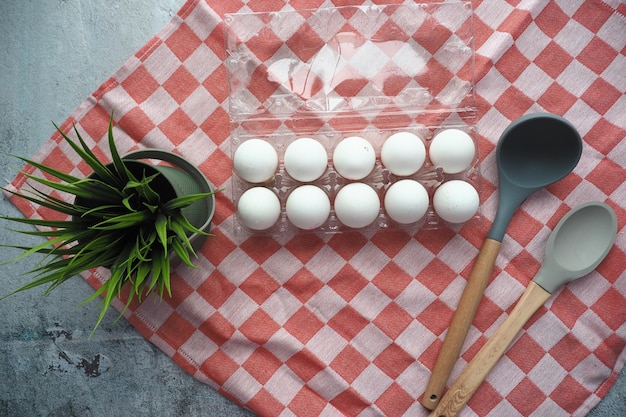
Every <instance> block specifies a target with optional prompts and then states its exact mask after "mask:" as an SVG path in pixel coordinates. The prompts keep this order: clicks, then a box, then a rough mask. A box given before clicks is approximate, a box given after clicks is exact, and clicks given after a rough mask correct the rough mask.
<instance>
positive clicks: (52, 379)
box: [0, 0, 626, 417]
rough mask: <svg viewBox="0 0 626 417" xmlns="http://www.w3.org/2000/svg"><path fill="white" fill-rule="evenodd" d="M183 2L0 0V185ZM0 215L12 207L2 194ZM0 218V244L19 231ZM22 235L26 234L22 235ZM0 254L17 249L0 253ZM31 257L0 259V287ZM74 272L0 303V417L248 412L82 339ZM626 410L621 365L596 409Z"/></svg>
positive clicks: (149, 350)
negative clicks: (50, 288)
mask: <svg viewBox="0 0 626 417" xmlns="http://www.w3.org/2000/svg"><path fill="white" fill-rule="evenodd" d="M183 3H184V0H109V1H106V2H96V1H92V0H38V1H37V0H0V181H1V182H2V183H3V184H4V183H6V182H8V181H9V180H10V179H12V178H13V177H14V175H15V168H20V166H19V164H18V163H17V162H16V161H15V160H14V159H12V158H10V157H8V156H7V155H6V154H7V153H14V154H19V155H23V156H27V157H28V156H31V155H32V154H33V153H34V152H35V151H36V150H37V149H38V148H39V147H40V146H41V145H42V144H43V143H44V142H45V141H46V140H47V139H48V138H49V137H50V135H51V134H52V132H53V126H52V123H51V122H52V121H55V122H58V123H61V122H63V121H64V120H65V119H66V118H67V116H68V115H69V114H70V113H71V112H72V111H73V110H74V108H75V107H76V106H77V105H78V104H79V103H80V102H82V101H83V100H84V98H86V97H87V96H88V95H89V94H90V93H91V92H93V91H94V90H95V89H96V88H97V87H98V86H99V85H100V84H101V83H102V82H103V81H105V80H106V79H107V78H108V77H109V76H110V75H111V74H112V73H113V72H114V71H115V70H117V69H118V68H119V67H120V66H121V65H122V64H123V63H124V61H125V60H126V59H127V58H128V57H130V56H131V55H132V54H133V53H134V52H136V50H137V49H139V48H140V47H141V46H142V45H143V44H144V43H145V42H146V41H147V40H149V39H150V37H151V36H153V35H154V34H155V33H156V32H157V31H159V30H160V29H161V28H162V27H163V26H164V25H165V24H166V23H167V22H168V21H169V20H170V18H171V17H172V16H173V15H174V14H175V13H176V11H177V10H178V9H179V7H180V6H181V5H182V4H183ZM0 214H3V215H18V213H17V210H16V209H15V208H14V207H13V206H12V205H11V204H10V203H8V202H7V201H6V199H5V198H4V197H1V198H0ZM3 226H4V225H0V244H6V243H15V242H16V240H15V239H16V236H17V235H15V234H13V233H11V232H9V231H7V230H5V229H4V227H3ZM20 241H23V239H22V238H20ZM1 253H2V255H1V256H0V260H5V259H9V258H10V257H11V255H14V254H16V252H13V251H10V250H2V252H1ZM32 262H33V261H32V260H28V261H24V262H19V263H15V264H9V265H2V266H0V283H1V285H0V295H3V294H6V293H7V292H8V291H9V290H11V289H14V288H17V287H18V286H20V285H22V284H23V283H24V278H23V277H22V274H23V273H24V272H25V271H26V270H27V269H28V268H29V267H30V266H31V265H32ZM91 292H92V291H91V288H90V287H89V286H88V285H87V284H86V283H85V282H84V281H82V280H81V279H79V278H76V279H74V280H72V281H70V282H68V283H66V284H65V285H63V286H62V287H61V288H59V289H57V290H56V291H55V292H54V293H53V294H51V295H50V296H48V297H42V295H41V293H42V291H41V290H33V291H30V292H27V293H22V294H18V295H15V296H13V297H11V298H8V299H6V300H4V301H3V302H1V303H0V416H1V417H4V416H10V417H32V416H59V417H61V416H62V417H70V416H80V417H84V416H87V417H89V416H96V417H100V416H116V417H131V416H132V417H140V416H151V417H153V416H185V417H195V416H233V417H237V416H252V415H253V414H252V413H250V412H248V411H246V410H243V409H241V408H239V407H237V406H236V405H234V404H233V403H231V402H230V401H228V400H227V399H225V398H223V397H221V396H220V395H219V394H218V393H217V392H216V391H214V390H213V389H212V388H210V387H208V386H206V385H204V384H201V383H200V382H198V381H196V380H195V379H193V378H192V377H191V376H190V375H188V374H186V373H185V372H184V371H182V370H181V369H180V368H179V367H178V366H177V365H176V364H174V363H173V362H172V361H171V360H170V359H169V358H168V357H166V356H165V355H164V354H163V353H162V352H161V351H159V350H158V349H156V348H155V347H154V346H153V345H152V344H151V343H149V342H147V341H146V340H144V339H143V337H142V336H141V335H139V334H138V333H137V332H136V331H135V330H134V329H133V328H132V327H131V326H130V325H129V324H128V323H126V322H125V321H124V320H120V321H119V322H117V324H114V323H113V322H114V320H115V314H113V313H110V314H109V315H108V317H106V318H105V320H104V322H103V325H101V326H100V328H99V329H98V330H97V331H96V333H95V335H94V336H93V337H92V338H91V339H88V338H87V336H88V335H89V332H90V330H91V328H92V325H93V324H94V322H95V319H96V317H97V314H98V311H99V310H98V305H97V303H92V304H89V305H87V306H85V307H81V308H75V307H74V306H76V305H77V304H78V303H80V302H81V301H82V300H84V299H85V298H87V297H88V296H89V295H90V294H91ZM624 415H626V375H625V374H624V372H623V373H622V375H621V377H620V378H619V380H618V381H617V383H616V384H615V386H614V387H613V388H612V390H611V391H610V392H609V394H608V395H607V397H606V398H605V399H604V400H603V401H602V402H601V403H600V404H599V405H598V406H597V407H596V409H594V410H593V411H592V412H591V413H590V414H589V416H591V417H600V416H606V417H612V416H615V417H617V416H624Z"/></svg>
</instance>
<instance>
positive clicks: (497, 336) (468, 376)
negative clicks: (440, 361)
mask: <svg viewBox="0 0 626 417" xmlns="http://www.w3.org/2000/svg"><path fill="white" fill-rule="evenodd" d="M548 298H550V293H549V292H547V291H546V290H544V289H543V288H541V287H540V286H539V285H537V284H536V283H535V282H534V281H531V283H530V284H529V285H528V287H527V288H526V291H525V292H524V294H523V295H522V297H521V298H520V300H519V301H518V302H517V305H516V306H515V308H513V311H511V314H510V315H509V316H508V317H507V318H506V320H504V322H503V323H502V324H501V325H500V327H499V328H498V330H496V332H495V333H494V334H493V336H492V337H491V338H490V339H489V340H488V341H487V343H485V345H484V346H483V347H482V348H481V349H480V350H479V351H478V353H477V354H476V356H474V358H473V359H472V360H471V362H470V363H469V364H468V365H467V367H466V368H465V369H464V370H463V372H462V373H461V375H459V378H458V379H457V380H456V381H455V382H454V384H452V386H451V387H450V389H449V390H448V392H446V394H445V395H444V396H443V398H442V399H441V401H440V402H439V405H438V406H437V408H436V409H435V410H434V411H433V412H432V413H430V416H429V417H454V416H456V415H457V413H458V412H459V411H460V410H461V408H463V406H464V405H465V404H466V403H467V402H468V401H469V400H470V398H471V397H472V395H474V393H475V392H476V390H477V389H478V387H479V386H480V384H482V382H483V381H484V380H485V378H487V375H488V374H489V372H490V371H491V369H492V368H493V367H494V366H495V364H496V362H498V360H499V359H500V358H501V357H502V355H504V353H505V352H506V350H507V349H508V348H509V346H510V345H511V342H513V339H515V336H517V334H518V333H519V331H520V330H521V329H522V327H524V324H526V322H527V321H528V320H529V319H530V317H531V316H532V315H533V314H534V313H535V311H537V310H538V309H539V307H541V306H542V305H543V303H545V302H546V300H547V299H548Z"/></svg>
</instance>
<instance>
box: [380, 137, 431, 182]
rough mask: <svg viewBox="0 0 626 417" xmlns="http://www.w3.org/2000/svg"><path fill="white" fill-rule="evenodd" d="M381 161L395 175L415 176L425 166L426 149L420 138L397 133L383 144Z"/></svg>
mask: <svg viewBox="0 0 626 417" xmlns="http://www.w3.org/2000/svg"><path fill="white" fill-rule="evenodd" d="M380 159H381V161H382V163H383V165H384V166H385V167H386V168H387V169H388V170H389V172H391V173H392V174H394V175H398V176H408V175H413V174H415V173H416V172H417V171H419V170H420V168H421V167H422V165H424V160H425V159H426V147H425V146H424V142H422V139H420V137H419V136H417V135H415V134H413V133H411V132H397V133H394V134H393V135H391V136H389V138H387V140H386V141H385V143H384V144H383V147H382V149H381V150H380Z"/></svg>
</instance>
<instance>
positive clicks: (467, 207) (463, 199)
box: [433, 180, 479, 224]
mask: <svg viewBox="0 0 626 417" xmlns="http://www.w3.org/2000/svg"><path fill="white" fill-rule="evenodd" d="M478 205H479V197H478V191H476V189H475V188H474V187H473V186H472V185H471V184H470V183H468V182H466V181H461V180H452V181H448V182H444V183H443V184H442V185H441V186H440V187H439V188H437V190H436V191H435V195H434V196H433V207H434V209H435V212H436V213H437V215H439V217H441V218H442V219H443V220H445V221H447V222H449V223H455V224H456V223H464V222H466V221H468V220H469V219H471V218H472V217H474V215H475V214H476V212H477V211H478Z"/></svg>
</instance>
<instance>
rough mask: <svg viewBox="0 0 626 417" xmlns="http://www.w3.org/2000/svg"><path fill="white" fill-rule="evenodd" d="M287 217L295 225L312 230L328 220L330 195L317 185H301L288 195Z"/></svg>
mask: <svg viewBox="0 0 626 417" xmlns="http://www.w3.org/2000/svg"><path fill="white" fill-rule="evenodd" d="M285 209H286V212H287V218H288V219H289V221H290V222H291V223H293V225H294V226H296V227H298V228H300V229H305V230H312V229H315V228H318V227H320V226H321V225H323V224H324V222H326V220H327V219H328V216H329V215H330V199H329V198H328V195H327V194H326V193H325V192H324V191H323V190H322V189H321V188H319V187H316V186H315V185H301V186H300V187H297V188H295V189H294V190H293V191H292V192H291V193H290V194H289V197H287V203H286V204H285Z"/></svg>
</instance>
